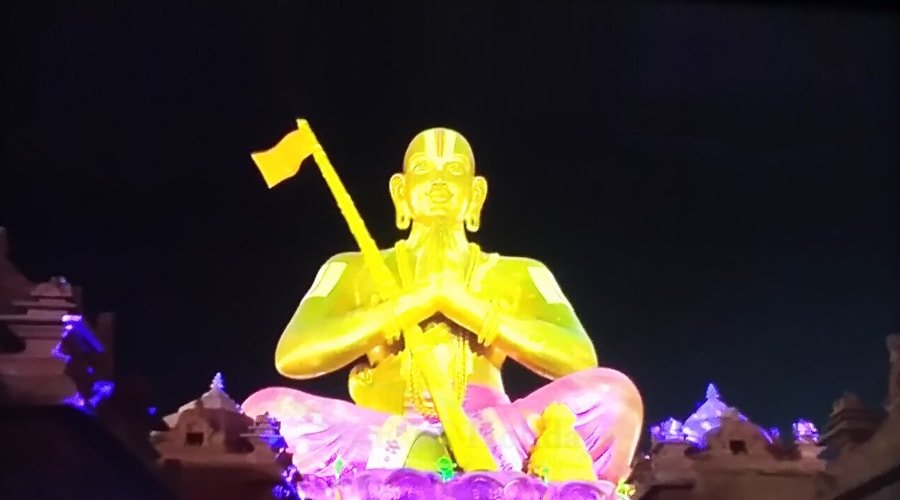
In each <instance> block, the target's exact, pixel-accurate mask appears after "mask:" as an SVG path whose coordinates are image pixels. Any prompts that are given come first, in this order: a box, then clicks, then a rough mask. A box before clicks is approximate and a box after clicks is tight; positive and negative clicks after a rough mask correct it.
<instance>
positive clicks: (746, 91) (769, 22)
mask: <svg viewBox="0 0 900 500" xmlns="http://www.w3.org/2000/svg"><path fill="white" fill-rule="evenodd" d="M241 3H244V4H246V5H244V6H233V5H231V4H235V5H239V4H241ZM338 3H340V4H341V6H336V5H332V6H330V7H329V6H324V5H319V4H338ZM9 4H10V3H8V5H7V7H6V10H5V24H6V25H5V27H4V28H5V29H4V33H5V34H4V41H5V44H4V47H5V48H4V51H5V61H4V64H5V79H4V87H5V88H4V104H5V109H4V120H5V122H6V123H5V132H4V147H3V159H2V162H3V163H2V164H3V170H4V173H5V174H6V175H4V176H3V180H2V188H3V189H2V195H3V196H2V199H3V202H4V203H3V205H4V208H5V210H4V214H5V215H4V216H3V218H2V220H0V223H2V224H4V225H5V226H6V227H7V228H8V230H9V232H10V237H11V242H12V248H13V252H14V254H13V258H14V260H15V262H17V263H18V264H19V266H20V267H21V268H22V269H23V270H24V271H25V272H26V273H27V274H29V275H30V276H31V277H33V278H35V279H37V278H46V277H48V276H51V275H56V274H63V275H65V276H66V277H67V278H68V279H69V280H70V281H72V282H74V283H77V284H80V285H83V286H84V287H85V289H86V294H87V295H86V300H87V306H88V308H89V309H90V310H93V311H97V310H114V311H116V312H117V313H118V314H119V320H120V321H119V327H118V333H117V335H118V345H117V350H118V363H119V366H120V368H121V369H122V370H123V371H125V372H135V373H141V374H144V375H145V376H147V377H148V378H149V379H150V381H151V382H152V383H153V384H154V385H155V386H156V388H157V389H158V390H159V393H160V398H161V399H160V405H161V406H163V407H164V408H165V409H166V410H170V409H172V408H173V407H174V406H175V405H177V404H180V403H183V402H185V401H187V400H188V399H190V398H192V397H194V396H196V395H197V394H199V393H200V392H202V391H203V390H205V387H206V385H207V384H208V382H209V379H210V378H211V376H212V375H213V373H214V372H216V371H220V370H221V371H222V372H224V374H225V377H226V381H227V388H228V390H229V391H230V392H231V393H232V394H233V395H234V396H235V397H237V398H243V397H244V396H246V395H247V394H248V393H249V392H250V391H252V390H253V389H255V388H258V387H261V386H263V385H268V384H278V383H290V382H288V381H284V380H283V379H281V378H280V377H279V376H278V375H277V374H276V373H275V370H274V367H273V362H272V355H273V352H274V347H275V342H276V340H277V338H278V335H279V333H280V331H281V328H282V327H283V326H284V324H285V323H286V321H287V320H288V318H289V317H290V315H291V314H292V313H293V310H294V308H295V307H296V304H297V302H298V301H299V299H300V298H301V296H302V295H303V293H304V292H305V291H306V288H307V287H308V285H309V284H310V281H311V280H312V277H313V275H314V274H315V271H316V269H317V268H318V266H319V265H320V264H321V262H322V261H324V260H325V259H326V258H328V257H329V256H330V255H331V254H333V253H336V252H338V251H342V250H347V249H352V248H353V242H352V240H351V238H350V236H349V234H348V231H347V230H346V228H345V226H344V223H343V221H342V219H341V217H340V215H339V213H338V211H337V209H336V207H335V205H334V202H333V201H332V199H331V198H330V196H329V194H328V192H327V190H326V188H325V185H324V183H323V182H322V180H321V178H320V177H319V175H318V174H317V173H316V172H315V171H314V170H313V169H306V170H303V171H301V173H300V175H299V176H298V177H297V178H296V179H294V180H292V181H290V182H288V183H285V184H284V185H283V186H280V187H278V188H277V189H275V190H273V191H268V190H267V189H266V188H265V186H264V184H263V182H262V180H261V178H260V177H259V174H258V172H257V171H256V170H255V167H254V166H253V165H252V163H251V162H250V159H249V156H248V154H249V152H251V151H255V150H259V149H264V148H268V147H269V146H271V145H272V144H274V142H275V141H277V140H278V139H279V138H280V137H281V136H282V135H283V134H284V133H286V132H287V131H289V130H290V129H291V127H292V126H293V120H294V119H295V118H296V117H300V116H302V117H306V118H308V119H309V120H310V121H311V123H312V125H313V127H314V128H315V129H316V131H317V134H318V135H319V138H320V140H321V141H322V143H323V144H324V146H325V148H326V150H327V151H328V152H329V155H330V156H331V159H332V161H333V162H334V164H335V165H336V167H337V168H338V170H339V172H341V174H342V175H343V177H344V180H345V182H346V184H347V185H348V189H349V190H350V192H351V193H352V194H353V195H354V197H355V199H356V202H357V205H358V206H359V207H360V208H361V211H362V213H363V215H364V217H365V218H366V219H367V221H368V222H369V224H370V229H371V230H372V232H373V233H374V235H375V236H376V238H377V239H378V240H379V242H381V244H382V245H386V244H389V243H392V242H393V241H394V240H395V239H396V238H397V237H398V233H397V232H396V231H395V230H394V229H393V225H392V222H393V213H392V211H391V206H390V203H389V198H388V195H387V190H386V185H387V179H388V177H389V175H390V174H391V173H393V172H394V171H396V170H397V169H398V168H399V162H400V160H401V157H402V153H403V150H404V148H405V146H406V143H407V141H408V140H409V139H410V138H411V137H412V135H413V134H415V133H416V132H417V131H419V130H421V129H424V128H426V127H430V126H435V125H447V126H451V127H453V128H456V129H458V130H460V131H462V132H463V133H464V134H466V135H467V136H468V138H469V139H470V141H471V142H472V144H473V146H474V148H475V153H476V157H477V161H478V165H479V168H480V170H481V172H482V173H483V174H484V175H485V176H486V177H487V178H488V181H489V183H490V194H489V200H488V203H487V207H486V210H485V213H484V216H483V230H482V233H480V234H478V235H477V236H476V237H475V239H476V240H477V241H479V242H480V243H481V244H482V246H483V247H486V248H487V249H490V250H496V251H500V252H501V253H505V254H522V255H528V256H531V257H535V258H538V259H540V260H543V261H544V262H545V263H546V264H547V265H548V266H550V268H551V269H553V270H554V272H555V273H556V275H557V277H558V279H559V280H560V282H561V284H562V285H563V288H564V290H565V291H566V292H567V294H568V295H569V298H570V299H571V301H572V302H573V303H574V305H575V308H576V311H578V313H579V315H580V317H581V319H582V322H583V323H584V324H585V326H586V327H587V328H588V330H589V331H590V332H591V334H592V336H593V337H594V338H595V340H596V344H597V348H598V351H599V355H600V358H601V361H602V362H604V363H606V364H608V365H610V366H614V367H617V368H619V369H621V370H623V371H625V372H626V373H628V374H630V375H631V376H632V377H633V378H634V379H635V381H636V382H637V384H638V386H639V387H640V388H641V389H642V391H643V394H644V396H645V399H646V405H647V412H648V420H649V421H651V422H653V421H657V420H659V419H660V418H662V417H664V416H666V415H668V414H675V415H676V416H679V417H681V418H684V417H686V416H687V414H689V413H690V412H691V411H692V410H693V408H694V405H695V403H696V402H697V401H698V400H699V399H700V398H701V397H702V395H703V392H704V389H705V385H706V383H708V382H710V381H714V382H716V383H718V384H719V387H720V390H721V392H722V394H723V396H724V397H725V399H726V400H727V401H728V402H730V403H732V404H735V405H737V406H739V407H740V408H741V409H742V410H743V411H744V412H745V413H747V414H748V415H749V416H750V417H751V418H753V419H754V420H756V421H758V422H759V423H761V424H765V425H779V426H786V425H789V424H790V422H791V420H792V419H794V418H796V417H801V416H805V417H810V418H813V419H815V420H817V421H819V422H820V423H821V422H822V420H823V418H824V417H825V416H826V415H827V412H828V410H829V409H830V403H831V401H832V400H833V399H834V398H836V397H837V396H839V395H840V394H841V393H842V392H843V391H844V390H853V391H856V392H858V393H860V394H861V395H862V396H863V397H864V398H866V399H867V400H868V401H869V402H870V403H872V404H876V403H880V402H881V398H882V397H883V395H884V394H885V389H884V387H885V384H884V382H885V381H886V377H887V368H886V366H887V359H886V358H887V353H886V350H885V347H884V337H885V335H887V334H888V333H891V332H896V331H898V330H900V317H898V304H900V286H898V281H900V280H898V259H900V258H898V255H900V247H898V240H897V238H896V236H897V234H898V233H897V230H896V229H897V227H898V224H897V217H896V213H897V210H896V209H897V205H896V200H895V198H896V195H897V193H898V192H900V190H898V187H900V186H898V184H897V181H896V177H897V176H896V174H897V166H898V165H900V146H898V140H897V138H898V136H900V134H898V132H900V130H898V128H900V123H898V109H900V106H898V104H900V103H898V94H900V92H898V89H900V67H898V65H900V63H898V61H900V53H898V52H900V50H898V47H900V43H898V42H900V35H898V34H900V17H898V13H897V11H896V10H893V11H888V10H886V9H884V8H865V9H860V8H848V7H835V6H818V7H816V6H813V7H810V6H805V5H804V4H795V5H793V6H789V7H776V6H775V5H774V4H766V5H763V6H752V5H751V4H750V3H746V4H730V5H719V6H713V5H707V4H701V3H675V2H672V3H661V2H660V3H638V4H634V3H632V4H628V5H626V4H624V3H623V4H605V3H602V2H546V4H547V5H544V6H541V5H538V4H536V3H535V4H529V5H518V4H519V2H508V3H502V4H501V3H499V2H444V3H442V4H435V5H443V6H442V7H440V8H437V7H434V6H431V7H425V6H415V5H416V4H414V3H413V2H404V3H402V4H396V5H391V4H390V3H388V2H369V4H370V5H368V6H366V7H352V8H351V7H349V6H347V4H345V3H343V2H301V1H294V2H292V1H278V2H171V4H172V5H169V3H168V2H112V1H105V2H79V3H78V5H77V6H75V5H67V6H63V5H62V4H61V3H60V4H59V5H56V4H55V3H54V4H43V5H42V4H41V3H40V2H24V1H19V2H11V5H9ZM345 380H346V374H345V373H343V372H342V373H339V374H337V375H335V376H331V377H326V378H325V379H322V380H320V381H315V382H307V383H302V384H296V386H297V387H302V388H305V389H307V390H310V391H313V392H318V393H321V394H329V395H343V396H345V395H346V392H345V389H344V386H345ZM537 382H538V379H537V378H536V377H528V376H526V375H525V374H524V372H523V371H521V370H517V369H513V368H510V370H509V380H508V386H509V390H510V392H511V393H513V394H514V395H521V394H522V393H523V392H524V391H526V390H527V389H530V388H533V387H535V386H536V385H535V384H536V383H537Z"/></svg>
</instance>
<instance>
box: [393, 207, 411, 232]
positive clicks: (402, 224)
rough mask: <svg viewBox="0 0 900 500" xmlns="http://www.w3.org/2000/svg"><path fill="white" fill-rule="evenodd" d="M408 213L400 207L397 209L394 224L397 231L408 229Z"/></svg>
mask: <svg viewBox="0 0 900 500" xmlns="http://www.w3.org/2000/svg"><path fill="white" fill-rule="evenodd" d="M409 222H410V218H409V212H407V211H406V210H405V209H403V208H402V207H397V216H396V221H395V223H396V224H397V229H400V230H406V229H409Z"/></svg>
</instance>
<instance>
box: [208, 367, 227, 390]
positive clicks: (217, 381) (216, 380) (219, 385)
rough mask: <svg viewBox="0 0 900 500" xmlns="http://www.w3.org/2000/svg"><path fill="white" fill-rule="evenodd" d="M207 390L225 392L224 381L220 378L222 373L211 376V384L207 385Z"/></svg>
mask: <svg viewBox="0 0 900 500" xmlns="http://www.w3.org/2000/svg"><path fill="white" fill-rule="evenodd" d="M209 388H210V389H215V390H218V391H224V390H225V379H224V378H223V377H222V372H216V374H215V376H213V379H212V382H211V383H210V384H209Z"/></svg>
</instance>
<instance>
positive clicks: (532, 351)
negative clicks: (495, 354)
mask: <svg viewBox="0 0 900 500" xmlns="http://www.w3.org/2000/svg"><path fill="white" fill-rule="evenodd" d="M505 271H508V272H507V273H504V274H503V275H501V276H498V277H496V278H494V279H496V280H500V281H501V282H506V283H503V285H504V286H506V287H513V288H518V289H519V294H518V295H519V296H518V300H516V301H515V302H517V305H516V306H514V307H513V308H510V309H507V310H503V309H500V310H497V309H496V308H495V306H494V305H492V304H491V303H490V302H488V301H486V300H483V299H479V298H477V297H475V296H474V295H472V294H466V295H465V297H459V298H456V299H454V300H453V301H454V302H456V304H457V306H456V309H457V311H458V313H457V314H455V315H456V316H457V318H458V320H461V321H463V322H465V323H468V324H463V326H466V327H468V328H469V329H470V330H472V331H475V332H477V331H478V329H480V328H482V327H483V326H484V318H485V317H486V316H488V314H495V315H496V317H497V318H498V321H497V324H496V328H497V337H496V339H495V341H494V344H495V345H496V346H497V348H499V349H500V350H502V351H504V352H506V354H507V355H508V356H509V357H510V358H512V359H513V360H515V361H516V362H518V363H520V364H522V365H523V366H525V367H526V368H528V369H529V370H531V371H533V372H535V373H538V374H540V375H542V376H545V377H548V378H551V379H554V378H559V377H562V376H564V375H568V374H570V373H574V372H577V371H580V370H584V369H588V368H594V367H596V366H597V353H596V352H595V350H594V345H593V342H591V339H590V337H588V335H587V332H585V330H584V328H583V327H582V326H581V322H580V321H579V320H578V317H577V316H576V315H575V311H574V310H573V309H572V306H571V305H570V304H569V301H568V300H567V299H566V297H565V296H564V295H563V293H562V291H561V290H560V288H559V285H558V284H557V282H556V279H555V278H554V277H553V274H552V273H551V272H550V270H549V269H547V267H546V266H544V265H543V264H541V263H540V262H538V261H535V260H532V259H511V262H510V263H509V264H507V266H506V269H505Z"/></svg>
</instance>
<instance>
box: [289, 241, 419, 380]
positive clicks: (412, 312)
mask: <svg viewBox="0 0 900 500" xmlns="http://www.w3.org/2000/svg"><path fill="white" fill-rule="evenodd" d="M361 272H364V269H363V263H362V259H361V258H360V257H359V255H358V254H339V255H336V256H335V257H332V258H331V259H330V260H329V261H328V262H326V263H325V264H324V265H323V266H322V268H321V269H320V270H319V273H318V275H317V276H316V279H315V282H314V283H313V285H312V287H311V288H310V290H309V292H307V294H306V296H305V297H304V298H303V300H302V301H301V302H300V305H299V306H298V308H297V311H296V312H295V313H294V316H293V317H292V318H291V320H290V321H289V322H288V325H287V327H285V329H284V332H283V333H282V335H281V338H280V339H279V341H278V347H277V348H276V350H275V366H276V368H277V369H278V371H279V373H281V374H282V375H284V376H287V377H291V378H297V379H308V378H314V377H318V376H320V375H323V374H325V373H329V372H333V371H335V370H339V369H341V368H343V367H344V366H347V365H348V364H350V363H352V362H353V361H355V360H357V359H358V358H360V357H361V356H363V355H364V354H365V353H367V352H368V351H370V350H372V349H373V348H375V347H377V346H378V345H380V344H383V343H385V341H386V337H385V333H384V332H386V331H389V330H391V329H394V328H396V327H397V325H399V324H405V322H406V321H409V320H410V318H413V317H415V318H416V319H418V317H419V316H420V315H424V314H426V313H427V311H424V310H423V307H424V306H425V302H424V301H421V300H416V298H417V296H416V295H415V294H411V295H406V296H404V297H398V298H395V299H392V300H388V301H384V302H381V303H378V304H372V303H371V297H369V296H367V297H363V296H361V294H360V292H361V291H360V290H358V289H357V286H358V284H359V281H360V280H359V279H358V278H359V275H360V273H361Z"/></svg>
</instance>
